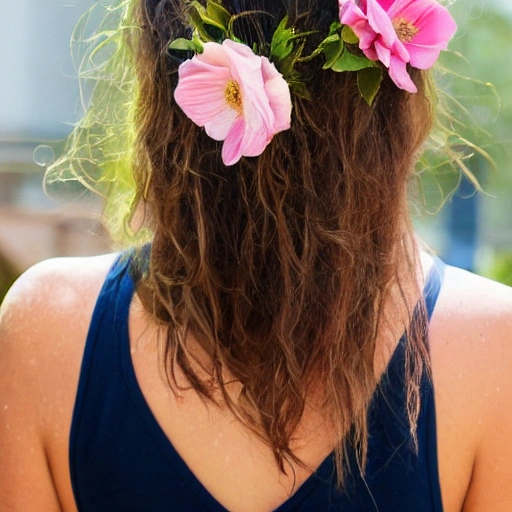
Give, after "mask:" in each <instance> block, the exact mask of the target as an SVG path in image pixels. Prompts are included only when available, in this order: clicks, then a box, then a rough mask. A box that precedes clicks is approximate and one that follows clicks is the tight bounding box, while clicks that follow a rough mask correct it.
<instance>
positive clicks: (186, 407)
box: [0, 257, 512, 512]
mask: <svg viewBox="0 0 512 512" xmlns="http://www.w3.org/2000/svg"><path fill="white" fill-rule="evenodd" d="M112 263H113V257H102V258H99V259H98V258H96V259H92V260H56V261H55V262H47V263H45V264H41V265H39V266H38V267H36V268H35V269H33V270H32V271H31V272H30V273H29V275H28V276H25V278H22V280H21V282H19V283H18V285H17V286H16V287H15V288H14V289H13V291H12V292H11V294H10V296H9V297H8V298H7V301H6V303H5V305H4V306H3V309H2V324H1V325H2V331H1V336H2V337H1V338H0V339H1V341H2V345H1V349H2V354H1V356H2V357H1V358H0V364H1V365H2V368H1V370H2V372H1V373H0V375H1V376H0V379H2V380H1V381H0V385H1V386H2V391H3V393H2V396H3V397H4V400H3V402H4V404H5V405H4V406H3V409H2V411H1V413H2V416H3V419H2V423H1V424H0V427H1V428H2V429H3V431H2V435H1V436H0V439H1V442H2V445H1V450H2V451H1V452H0V453H1V454H2V459H3V461H5V464H4V468H9V472H8V473H7V478H5V477H3V478H2V480H0V499H1V500H3V501H0V503H1V505H2V509H5V510H13V511H18V510H19V511H21V510H44V511H45V512H46V511H52V510H60V508H59V507H62V510H64V511H66V512H68V511H73V510H75V504H74V498H73V493H72V490H71V481H70V474H69V457H68V446H69V435H70V424H71V417H72V414H73V409H74V404H75V397H76V391H77V384H78V379H79V372H80V364H81V359H82V351H83V350H84V343H85V337H86V335H87V329H88V325H89V321H90V317H91V315H92V310H93V308H94V305H95V300H96V297H97V295H98V293H99V290H100V288H101V286H102V283H103V279H104V278H105V275H106V273H107V272H108V269H109V268H110V266H111V265H112ZM511 306H512V294H511V292H510V291H509V290H508V289H506V288H505V287H502V286H500V285H497V284H495V283H492V282H489V281H486V280H484V279H481V278H478V277H475V276H472V275H470V274H468V273H466V272H463V271H459V270H457V269H453V268H450V267H448V268H447V270H446V272H445V276H444V279H443V286H442V290H441V293H440V296H439V299H438V303H437V306H436V310H435V314H434V315H433V319H432V323H431V328H430V333H431V336H430V344H431V352H432V359H433V384H434V389H435V397H436V409H435V411H436V417H437V444H438V451H437V453H438V460H439V473H440V485H441V490H442V495H443V505H444V510H445V511H447V512H451V511H458V510H461V509H462V507H463V505H464V503H465V508H464V510H468V511H473V510H475V511H476V510H477V511H479V512H480V511H487V510H489V511H491V510H492V511H496V510H508V507H509V506H510V497H509V496H507V494H508V493H507V482H508V480H507V479H510V474H511V471H510V461H511V460H512V456H511V454H510V451H511V449H510V443H508V438H507V435H508V430H507V429H509V428H510V426H511V425H512V413H511V411H512V408H511V407H510V406H511V405H512V404H511V397H512V389H511V388H512V385H511V383H510V378H509V375H510V369H511V367H512V346H511V344H510V342H509V341H508V332H509V330H510V327H511V315H510V311H511V310H512V309H511ZM27 310H30V311H31V314H30V315H27V314H26V311H27ZM454 310H455V312H454ZM110 313H111V312H110ZM455 313H456V314H455ZM105 314H109V312H106V313H105ZM157 330H158V329H157V327H156V326H155V325H152V324H151V323H149V324H148V319H147V316H146V313H144V312H143V311H142V310H141V309H140V308H139V307H138V306H137V301H135V302H134V303H133V304H132V307H131V313H130V337H131V341H130V343H131V355H132V360H133V364H134V367H135V372H136V375H137V380H138V383H139V386H140V388H141V390H142V393H143V394H144V397H145V399H146V400H147V403H148V404H149V406H150V407H151V409H152V411H153V414H154V416H155V418H156V419H157V420H158V423H159V424H160V425H161V427H162V429H163V431H164V432H165V433H166V434H167V435H168V437H169V439H170V441H171V442H172V444H173V445H174V446H175V447H176V449H177V450H178V451H179V453H180V455H181V457H182V458H183V460H184V461H185V463H186V464H187V466H188V467H189V468H190V469H191V470H192V471H193V472H194V473H195V474H196V475H197V476H198V478H199V480H200V481H201V482H202V483H203V484H204V486H205V487H206V489H208V490H209V491H210V492H211V494H213V495H214V496H216V497H217V499H218V501H220V502H221V503H224V504H227V505H228V509H230V510H271V509H273V508H275V507H276V506H277V505H278V504H279V503H281V502H284V501H285V500H287V498H288V494H289V493H290V491H291V489H292V488H294V490H297V487H298V488H299V489H300V487H299V484H300V483H301V482H303V481H304V480H307V479H308V478H309V472H308V471H307V470H304V469H301V468H299V467H296V468H295V470H296V478H297V484H295V486H294V484H293V480H292V478H290V477H285V476H283V475H282V474H280V473H279V471H278V469H277V468H276V467H275V466H274V465H273V464H275V463H273V460H272V455H271V453H270V452H269V451H268V448H267V447H265V445H264V444H263V443H261V441H259V440H258V439H257V438H255V437H254V435H253V434H251V433H250V432H249V431H247V430H245V429H244V428H242V427H241V426H240V425H239V424H238V423H237V422H236V421H234V419H233V417H232V416H231V414H229V412H227V411H223V410H218V409H212V408H207V407H206V406H205V405H204V404H203V403H202V401H201V400H200V399H199V398H198V397H197V395H195V393H194V392H193V391H186V392H184V394H183V396H182V397H179V398H178V399H175V398H173V395H172V393H170V391H169V389H168V388H167V386H166V380H165V377H163V376H162V375H161V373H160V372H159V371H158V368H159V367H158V357H157V351H156V350H155V345H154V343H152V342H151V340H153V341H154V340H155V339H156V333H157ZM386 353H387V354H388V356H387V358H388V359H389V350H387V351H386ZM490 368H492V369H493V371H492V372H491V371H489V369H490ZM10 383H16V385H15V386H11V384H10ZM98 407H99V409H98V411H99V410H101V406H100V404H98ZM109 414H110V416H109ZM122 414H123V412H122V411H119V415H120V421H122V418H123V416H122ZM106 416H107V417H112V414H111V411H109V412H106ZM98 428H99V429H100V430H101V426H98ZM300 430H301V435H300V437H299V439H297V441H296V444H297V448H298V450H299V453H300V455H301V458H302V459H303V460H304V461H305V462H306V464H308V466H309V467H310V469H314V468H316V467H317V466H319V465H320V463H321V462H322V460H323V459H324V458H325V457H326V456H327V455H328V454H329V453H330V452H331V451H332V448H333V444H332V441H331V439H330V433H329V428H328V422H326V421H325V420H324V419H323V418H322V414H321V411H319V410H317V409H315V408H311V410H310V412H307V413H306V415H305V417H304V422H303V425H302V426H301V428H300ZM91 432H92V431H91ZM146 435H147V436H149V437H153V435H154V433H151V431H150V430H149V431H148V432H146ZM104 441H107V442H109V441H110V440H109V439H107V440H104ZM112 442H113V443H115V439H113V440H112ZM114 446H115V444H114ZM83 448H85V447H83ZM132 448H133V447H131V446H130V447H124V449H127V450H130V449H132ZM430 449H431V450H432V447H430ZM429 457H431V458H433V459H434V460H435V453H432V452H430V453H429ZM145 463H148V461H145ZM390 463H392V462H391V461H390ZM405 464H407V462H406V463H405ZM405 467H406V466H405ZM120 469H121V468H117V471H120ZM432 469H433V470H435V468H432ZM123 471H125V477H126V478H128V479H129V478H130V468H129V467H127V468H124V469H123ZM4 475H5V472H4ZM116 476H118V475H116V474H115V473H112V474H111V477H112V478H115V477H116ZM356 476H357V473H356ZM52 482H53V483H52ZM429 485H431V486H432V488H433V489H435V488H436V482H430V483H429ZM96 488H97V490H98V492H100V491H101V482H97V487H96ZM303 492H304V491H303ZM404 492H406V491H404ZM299 493H300V491H299ZM299 497H300V494H299ZM126 499H127V500H129V499H130V497H129V496H127V497H126ZM59 503H60V505H59ZM148 503H151V496H149V495H148ZM210 503H211V501H210ZM84 510H85V511H87V510H88V509H87V508H84ZM213 510H215V508H213ZM291 510H299V508H291ZM305 510H307V509H305ZM356 510H357V509H356ZM359 510H361V509H359ZM393 510H395V509H393ZM415 510H416V509H415ZM433 510H435V509H433Z"/></svg>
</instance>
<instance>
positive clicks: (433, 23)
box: [389, 0, 457, 69]
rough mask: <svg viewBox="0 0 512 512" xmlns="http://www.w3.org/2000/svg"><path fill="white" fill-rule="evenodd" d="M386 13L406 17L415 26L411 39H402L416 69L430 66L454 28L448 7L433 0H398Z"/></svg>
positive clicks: (448, 39)
mask: <svg viewBox="0 0 512 512" xmlns="http://www.w3.org/2000/svg"><path fill="white" fill-rule="evenodd" d="M389 14H390V16H391V17H392V18H393V19H405V20H407V21H408V22H409V23H411V25H413V26H414V27H416V28H417V29H418V33H417V34H416V35H415V36H414V37H413V38H412V40H411V41H410V42H408V43H405V46H406V48H407V50H408V52H409V54H410V59H411V65H412V66H413V67H415V68H418V69H429V68H431V67H432V66H433V65H434V64H435V62H436V61H437V59H438V58H439V54H440V53H441V50H446V48H447V47H448V42H449V41H450V39H451V38H452V37H453V35H454V34H455V32H456V30H457V25H456V23H455V21H454V19H453V18H452V16H451V14H450V13H449V11H448V9H446V7H443V6H442V5H440V4H439V3H438V2H436V1H435V0H399V1H398V2H396V3H395V5H394V6H393V7H392V8H391V9H390V13H389Z"/></svg>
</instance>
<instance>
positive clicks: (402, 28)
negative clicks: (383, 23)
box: [393, 18, 420, 43]
mask: <svg viewBox="0 0 512 512" xmlns="http://www.w3.org/2000/svg"><path fill="white" fill-rule="evenodd" d="M393 27H394V29H395V32H396V35H397V36H398V39H400V41H402V43H410V42H411V41H412V39H413V37H414V36H415V35H416V34H417V33H418V32H419V31H420V29H419V28H417V27H415V26H414V25H413V24H412V23H411V22H410V21H407V20H406V19H404V18H400V19H397V20H393Z"/></svg>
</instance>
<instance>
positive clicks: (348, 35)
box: [341, 25, 359, 44]
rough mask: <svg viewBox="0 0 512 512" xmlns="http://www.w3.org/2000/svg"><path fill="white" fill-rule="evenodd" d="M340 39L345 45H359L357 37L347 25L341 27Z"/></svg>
mask: <svg viewBox="0 0 512 512" xmlns="http://www.w3.org/2000/svg"><path fill="white" fill-rule="evenodd" d="M341 38H342V39H343V41H345V43H347V44H358V43H359V37H357V36H356V35H355V34H354V31H353V30H352V29H351V28H350V27H349V26H348V25H344V26H343V29H342V30H341Z"/></svg>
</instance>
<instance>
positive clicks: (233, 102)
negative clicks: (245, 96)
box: [224, 80, 243, 112]
mask: <svg viewBox="0 0 512 512" xmlns="http://www.w3.org/2000/svg"><path fill="white" fill-rule="evenodd" d="M224 97H225V98H226V103H227V104H228V105H229V106H230V107H231V108H232V109H234V110H236V111H237V112H242V110H243V109H242V92H241V91H240V86H239V85H238V82H236V81H235V80H230V81H229V82H228V83H227V85H226V89H225V90H224Z"/></svg>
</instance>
